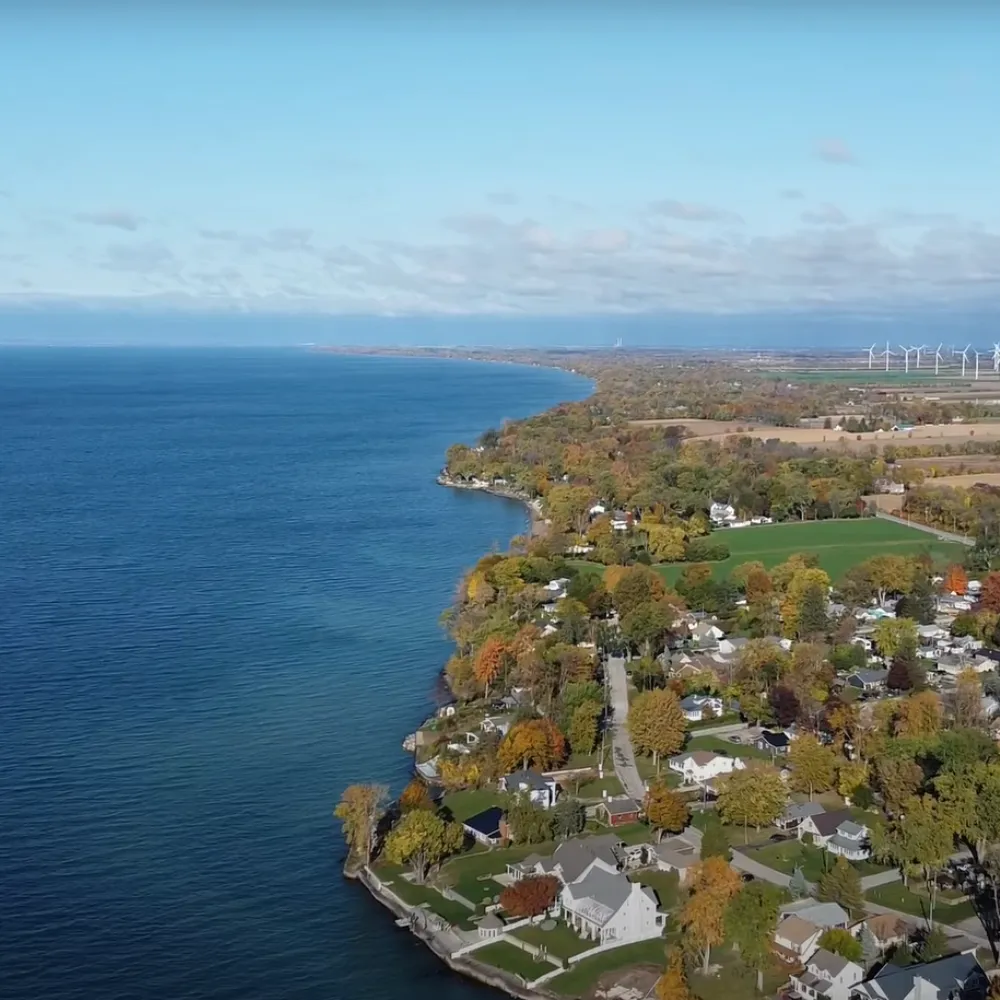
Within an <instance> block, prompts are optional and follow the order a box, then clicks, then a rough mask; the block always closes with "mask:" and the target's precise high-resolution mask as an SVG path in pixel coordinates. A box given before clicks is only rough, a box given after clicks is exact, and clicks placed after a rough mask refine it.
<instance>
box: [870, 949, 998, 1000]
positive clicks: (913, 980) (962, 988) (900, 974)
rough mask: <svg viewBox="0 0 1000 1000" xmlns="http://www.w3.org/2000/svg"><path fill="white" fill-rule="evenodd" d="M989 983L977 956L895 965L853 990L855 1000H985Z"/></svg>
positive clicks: (957, 956)
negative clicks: (902, 965) (904, 966)
mask: <svg viewBox="0 0 1000 1000" xmlns="http://www.w3.org/2000/svg"><path fill="white" fill-rule="evenodd" d="M988 986H989V980H988V978H987V976H986V973H985V972H984V971H983V967H982V966H981V965H980V964H979V962H978V961H977V959H976V956H975V955H968V954H961V955H949V956H948V957H947V958H939V959H937V961H934V962H920V963H919V964H917V965H910V966H907V967H906V968H900V967H899V966H898V965H893V964H892V963H891V962H890V963H888V964H886V965H883V966H882V968H881V969H879V971H878V972H876V973H875V975H874V976H872V977H871V978H870V979H867V980H865V982H863V983H858V984H857V985H856V986H854V987H853V988H852V989H851V997H852V1000H982V998H983V997H984V996H985V995H986V992H987V989H988Z"/></svg>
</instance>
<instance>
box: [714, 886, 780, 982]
mask: <svg viewBox="0 0 1000 1000" xmlns="http://www.w3.org/2000/svg"><path fill="white" fill-rule="evenodd" d="M780 905H781V891H780V890H779V889H778V888H777V886H773V885H770V884H769V883H767V882H751V883H750V884H749V885H746V886H744V887H743V889H742V890H741V891H740V892H738V893H737V894H736V895H735V896H734V897H733V899H732V900H731V901H730V903H729V906H728V907H727V909H726V936H727V937H728V939H729V940H730V941H732V943H733V945H734V946H735V947H736V948H738V949H739V953H740V957H741V958H742V959H743V962H744V963H745V964H746V965H747V966H749V967H750V968H751V969H753V970H754V972H756V973H757V992H758V993H763V992H764V970H765V969H766V968H767V967H768V965H769V964H770V961H771V956H772V952H771V940H772V938H773V937H774V929H775V927H776V926H777V923H778V908H779V906H780Z"/></svg>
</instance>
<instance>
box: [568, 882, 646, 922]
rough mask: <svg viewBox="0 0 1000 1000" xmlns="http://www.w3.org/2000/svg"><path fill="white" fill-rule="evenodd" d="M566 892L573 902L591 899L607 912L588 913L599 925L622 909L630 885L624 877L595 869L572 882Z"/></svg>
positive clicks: (630, 887) (630, 889) (629, 890)
mask: <svg viewBox="0 0 1000 1000" xmlns="http://www.w3.org/2000/svg"><path fill="white" fill-rule="evenodd" d="M566 891H567V892H568V893H569V894H570V896H571V897H572V898H573V899H575V900H580V899H592V900H594V902H596V903H600V904H601V906H603V907H607V911H608V912H604V913H590V914H588V916H589V917H590V918H591V919H592V920H594V921H595V922H596V923H599V924H602V925H603V924H606V923H607V922H608V921H609V920H610V919H611V918H612V917H613V916H614V915H615V914H616V913H617V912H618V911H619V910H620V909H621V907H622V904H623V903H624V902H625V900H626V899H628V897H629V894H630V893H631V892H632V883H631V882H629V880H628V879H627V878H625V876H624V875H612V874H611V872H606V871H604V870H603V869H602V868H595V869H594V870H593V871H592V872H590V874H589V875H587V877H586V878H584V879H581V880H580V881H579V882H573V883H572V884H571V885H568V886H567V887H566Z"/></svg>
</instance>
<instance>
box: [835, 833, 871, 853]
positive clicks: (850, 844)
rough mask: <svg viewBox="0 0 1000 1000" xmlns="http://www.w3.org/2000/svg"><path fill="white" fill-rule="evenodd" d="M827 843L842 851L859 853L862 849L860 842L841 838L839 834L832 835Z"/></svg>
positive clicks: (849, 838)
mask: <svg viewBox="0 0 1000 1000" xmlns="http://www.w3.org/2000/svg"><path fill="white" fill-rule="evenodd" d="M827 843H829V844H832V845H833V846H834V847H839V848H840V849H841V850H842V851H860V850H862V849H863V845H862V843H861V841H860V840H855V839H853V838H851V837H842V836H841V835H840V834H839V833H837V834H834V835H833V836H832V837H831V838H830V839H829V840H828V841H827Z"/></svg>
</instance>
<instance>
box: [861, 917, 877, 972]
mask: <svg viewBox="0 0 1000 1000" xmlns="http://www.w3.org/2000/svg"><path fill="white" fill-rule="evenodd" d="M859 941H860V942H861V957H862V959H863V961H864V964H865V966H866V967H868V966H870V965H872V964H873V963H874V962H875V960H876V959H877V958H878V957H879V955H881V954H882V949H881V948H880V947H879V943H878V938H877V937H875V935H874V934H873V933H872V929H871V928H870V927H869V926H868V924H867V923H865V924H862V925H861V937H860V938H859Z"/></svg>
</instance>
